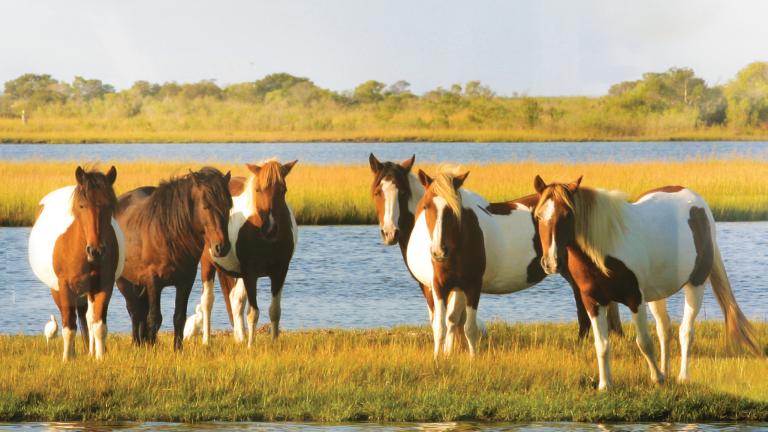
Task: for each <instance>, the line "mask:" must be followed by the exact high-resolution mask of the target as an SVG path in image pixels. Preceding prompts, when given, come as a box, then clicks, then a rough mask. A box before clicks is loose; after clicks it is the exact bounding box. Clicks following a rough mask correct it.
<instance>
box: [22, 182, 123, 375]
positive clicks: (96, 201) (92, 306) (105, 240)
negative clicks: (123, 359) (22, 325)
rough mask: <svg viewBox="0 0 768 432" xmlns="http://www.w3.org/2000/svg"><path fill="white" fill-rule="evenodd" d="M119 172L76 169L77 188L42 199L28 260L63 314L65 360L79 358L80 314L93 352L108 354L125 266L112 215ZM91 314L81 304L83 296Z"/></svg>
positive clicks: (59, 190) (121, 242)
mask: <svg viewBox="0 0 768 432" xmlns="http://www.w3.org/2000/svg"><path fill="white" fill-rule="evenodd" d="M116 177H117V170H115V167H112V168H111V169H110V170H109V172H107V174H103V173H100V172H98V171H85V170H83V169H82V168H81V167H77V170H76V171H75V178H76V180H77V185H75V186H68V187H64V188H61V189H58V190H55V191H53V192H51V193H49V194H48V195H46V196H45V198H43V199H42V201H40V208H39V209H38V214H37V219H36V221H35V226H34V227H33V228H32V232H31V233H30V236H29V261H30V264H31V266H32V270H33V271H34V273H35V275H36V276H37V277H38V278H39V279H40V280H41V281H43V283H45V284H46V285H47V286H48V287H49V288H50V290H51V296H53V300H54V301H55V302H56V306H58V308H59V311H60V312H61V323H62V336H63V339H64V360H65V361H66V360H69V359H71V358H72V357H74V355H75V333H76V332H77V315H78V314H79V315H80V321H81V324H82V322H83V319H84V317H83V314H85V315H86V317H87V318H86V321H87V330H86V327H83V334H84V335H86V334H87V335H88V336H86V338H87V339H89V344H88V345H89V351H90V353H91V354H92V355H95V356H96V358H97V359H100V358H102V356H103V355H104V352H105V350H106V347H105V344H106V339H107V308H108V306H109V300H110V298H111V297H112V289H113V286H114V284H115V278H116V277H118V276H119V275H120V272H121V271H122V268H123V258H124V255H123V248H122V247H123V235H122V232H121V231H120V228H119V227H118V225H117V223H116V222H115V219H114V218H113V217H112V216H113V213H114V210H115V205H116V204H117V198H116V197H115V191H114V189H113V187H112V186H113V184H114V183H115V178H116ZM83 296H84V297H86V298H87V301H88V306H87V308H88V310H87V312H86V310H85V307H83V306H80V305H79V304H78V302H79V300H80V299H81V298H82V297H83Z"/></svg>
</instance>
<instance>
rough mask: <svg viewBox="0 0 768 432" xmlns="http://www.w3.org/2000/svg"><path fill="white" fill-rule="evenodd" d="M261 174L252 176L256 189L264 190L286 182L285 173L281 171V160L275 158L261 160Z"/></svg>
mask: <svg viewBox="0 0 768 432" xmlns="http://www.w3.org/2000/svg"><path fill="white" fill-rule="evenodd" d="M257 165H259V167H260V169H259V174H258V175H256V174H254V175H253V176H252V178H253V181H254V184H253V186H255V187H256V190H264V189H269V188H272V187H274V186H275V185H279V184H283V185H284V184H285V179H284V178H283V174H282V173H281V172H280V162H278V161H277V159H275V158H271V159H266V160H263V161H261V162H259V163H258V164H257Z"/></svg>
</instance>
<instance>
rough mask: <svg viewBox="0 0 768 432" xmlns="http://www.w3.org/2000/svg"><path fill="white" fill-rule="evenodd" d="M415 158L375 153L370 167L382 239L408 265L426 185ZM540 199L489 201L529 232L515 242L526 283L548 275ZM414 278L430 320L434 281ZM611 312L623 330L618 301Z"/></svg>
mask: <svg viewBox="0 0 768 432" xmlns="http://www.w3.org/2000/svg"><path fill="white" fill-rule="evenodd" d="M415 159H416V156H415V155H414V156H412V157H411V158H410V159H406V160H405V161H403V162H400V163H396V162H380V161H379V160H378V159H377V158H376V156H374V155H373V153H371V154H370V156H369V158H368V161H369V164H370V167H371V171H372V172H373V183H372V185H371V196H372V198H373V202H374V204H375V206H376V215H377V218H378V222H379V228H380V231H381V238H382V241H383V242H384V244H387V245H393V244H395V243H397V244H398V245H399V246H400V251H401V253H402V255H403V260H404V261H405V263H406V267H408V261H407V258H406V251H407V248H408V241H409V240H410V237H411V231H412V230H413V225H414V221H415V213H416V208H417V206H418V204H419V201H421V198H422V197H423V196H424V186H422V184H421V183H420V182H419V179H417V178H416V176H415V175H414V174H413V173H412V172H411V170H412V167H413V164H414V161H415ZM537 202H538V197H537V196H536V195H535V194H534V195H528V196H525V197H522V198H518V199H515V200H512V201H507V202H499V203H492V204H488V206H487V207H486V210H487V211H488V212H490V213H492V214H494V215H499V216H510V215H513V213H514V214H515V215H513V216H512V219H514V220H515V221H516V222H519V223H520V224H521V225H520V226H515V227H514V228H513V229H514V230H516V231H520V233H528V234H530V236H529V237H528V239H527V241H524V240H523V239H521V240H520V241H519V242H518V243H517V244H516V245H515V246H514V247H518V248H520V250H521V253H525V254H527V255H531V257H530V259H529V260H528V261H526V262H521V263H518V264H515V265H522V264H525V265H527V269H526V278H525V280H524V281H520V283H521V284H523V285H525V287H528V286H532V285H535V284H537V283H539V282H541V281H542V280H543V279H544V277H545V276H546V274H545V273H544V271H543V269H542V268H541V262H540V260H541V243H540V242H539V237H538V234H537V233H536V232H535V229H536V224H535V223H534V221H533V214H532V210H533V208H534V207H535V206H536V203H537ZM526 213H527V216H528V217H527V220H526V218H525V217H519V216H520V215H524V214H526ZM521 235H522V234H521ZM525 235H527V234H525ZM408 270H409V272H411V275H412V276H414V275H413V272H412V271H411V269H410V267H408ZM414 279H416V281H417V282H418V283H419V287H420V288H421V290H422V293H423V294H424V298H425V300H426V302H427V310H428V312H429V318H430V322H431V321H432V316H433V308H434V303H433V299H432V293H431V291H430V288H429V287H430V286H431V283H430V284H424V283H422V282H420V281H419V279H418V278H416V277H415V276H414ZM572 288H573V290H574V294H575V296H574V297H575V300H576V310H577V316H578V318H579V335H580V337H585V336H586V335H587V333H588V331H589V326H590V322H589V316H588V315H587V314H586V311H585V310H584V307H583V304H582V303H581V297H580V296H579V295H577V294H578V291H577V290H576V288H575V287H573V286H572ZM514 291H517V290H516V289H512V290H511V291H509V292H514ZM505 292H506V291H505ZM611 312H612V314H611V317H612V320H611V330H613V331H616V332H617V333H621V320H620V319H619V316H618V308H617V307H616V305H615V304H614V305H613V307H612V308H611ZM461 334H463V329H462V328H461V327H458V328H457V336H460V335H461Z"/></svg>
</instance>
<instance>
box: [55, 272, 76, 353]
mask: <svg viewBox="0 0 768 432" xmlns="http://www.w3.org/2000/svg"><path fill="white" fill-rule="evenodd" d="M64 285H65V284H62V283H61V282H59V287H60V288H59V289H60V290H62V292H61V293H60V294H59V300H60V301H61V336H62V339H63V340H64V355H63V360H64V361H68V360H71V359H73V358H74V357H75V336H76V334H77V311H76V307H75V305H76V302H77V299H76V298H74V296H73V295H72V294H71V293H70V292H69V288H67V287H64Z"/></svg>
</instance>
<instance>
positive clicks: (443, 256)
mask: <svg viewBox="0 0 768 432" xmlns="http://www.w3.org/2000/svg"><path fill="white" fill-rule="evenodd" d="M431 254H432V260H434V261H435V262H443V261H445V260H447V259H448V254H447V253H443V252H432V253H431Z"/></svg>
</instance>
